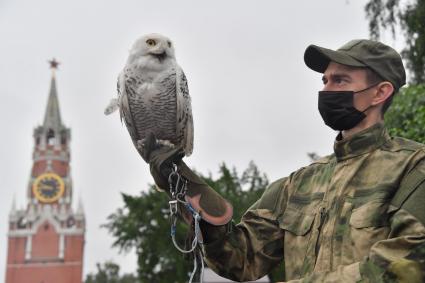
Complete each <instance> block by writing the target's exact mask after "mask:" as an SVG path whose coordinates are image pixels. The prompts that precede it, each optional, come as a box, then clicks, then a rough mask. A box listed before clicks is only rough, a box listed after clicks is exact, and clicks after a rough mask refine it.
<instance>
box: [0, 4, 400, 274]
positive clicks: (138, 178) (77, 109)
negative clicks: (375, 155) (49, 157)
mask: <svg viewBox="0 0 425 283" xmlns="http://www.w3.org/2000/svg"><path fill="white" fill-rule="evenodd" d="M366 2H367V1H366V0H351V1H347V0H345V1H344V0H321V1H307V0H298V1H282V0H276V1H259V0H257V1H248V0H238V1H229V0H227V1H224V0H220V1H217V0H216V1H196V0H192V1H171V0H170V1H158V0H156V1H142V0H134V1H105V0H95V1H83V0H73V1H57V0H39V1H30V0H27V1H23V0H13V1H12V0H0V38H1V44H0V99H1V100H0V101H1V107H2V109H3V110H2V111H1V116H0V117H1V119H0V129H1V132H2V134H1V139H0V181H1V185H0V192H1V197H0V281H1V280H3V279H2V278H4V272H5V264H6V251H7V229H8V213H9V211H10V208H11V205H12V199H13V197H15V198H16V201H17V204H18V207H22V208H23V207H24V206H25V205H26V201H27V199H26V194H25V193H26V190H27V186H28V181H29V175H30V169H31V165H32V157H31V154H32V150H33V139H32V133H33V129H34V128H35V127H36V126H37V125H39V124H40V123H41V122H42V119H43V116H44V111H45V107H46V102H47V95H48V91H49V87H50V86H49V84H50V77H51V72H50V70H49V68H48V64H47V60H49V59H51V58H52V57H56V58H57V59H58V60H59V61H60V62H61V65H60V66H59V71H58V72H57V88H58V95H59V103H60V108H61V113H62V119H63V121H64V123H65V124H66V125H67V126H68V127H70V128H71V131H72V142H71V156H72V162H71V166H72V177H73V185H74V192H75V194H74V204H75V205H76V204H77V202H78V198H80V197H81V199H82V200H83V203H84V206H85V211H86V217H87V232H86V245H85V256H84V274H87V273H89V272H93V271H95V270H96V265H95V264H96V262H104V261H106V260H111V259H112V260H114V261H116V262H117V263H119V264H120V265H121V267H122V270H123V271H124V272H132V271H135V270H136V257H135V255H134V254H133V253H130V254H124V255H119V254H118V250H117V249H111V244H112V242H113V239H112V238H111V237H110V236H109V235H108V234H107V231H106V230H105V229H102V228H100V227H99V226H100V225H101V224H103V223H105V222H106V218H107V216H108V215H109V214H111V213H112V212H114V211H115V210H116V209H117V208H118V207H120V206H122V200H121V197H120V192H125V193H128V194H134V195H136V194H139V193H140V191H142V190H145V189H146V188H147V187H148V184H149V183H152V179H151V177H150V175H149V171H148V167H147V166H146V164H144V162H143V160H142V159H141V158H140V157H139V155H138V154H137V152H136V150H135V149H134V148H133V145H132V143H131V141H130V136H129V135H128V132H127V130H126V128H125V127H124V126H122V125H121V123H120V121H119V117H118V115H112V116H108V117H105V116H104V115H103V109H104V107H105V106H106V105H107V103H108V102H109V100H110V98H112V97H114V96H115V95H116V92H115V89H116V77H117V74H118V72H119V71H120V70H121V68H122V67H123V64H124V63H125V61H126V58H127V54H128V50H129V48H130V46H131V45H132V43H133V42H134V41H135V40H136V39H137V38H138V37H139V36H141V35H143V34H146V33H151V32H159V33H162V34H164V35H167V36H168V37H170V38H171V39H172V40H173V41H174V45H175V48H176V57H177V61H178V63H179V64H180V66H182V68H183V70H184V71H185V73H186V76H187V78H188V82H189V89H190V94H191V96H192V107H193V115H194V124H195V146H194V153H193V155H192V156H191V157H190V158H188V159H187V163H188V164H189V165H190V166H192V167H194V168H196V170H198V171H200V172H202V173H205V174H207V173H209V172H211V173H212V174H216V173H217V171H218V166H219V164H220V163H221V162H223V161H224V162H226V163H227V164H228V165H229V166H235V167H236V168H237V169H238V170H239V171H242V170H243V169H245V168H246V167H247V165H248V163H249V161H250V160H253V161H254V162H255V163H256V164H257V165H258V167H259V169H260V170H261V171H263V172H265V173H266V174H267V175H268V177H269V179H270V180H274V179H277V178H279V177H283V176H286V175H288V174H289V173H290V172H292V171H294V170H296V169H298V168H299V167H301V166H305V165H307V164H308V162H309V160H308V157H307V155H306V153H307V152H313V151H314V152H317V153H318V154H319V155H325V154H328V153H330V152H332V145H333V139H334V137H335V133H334V132H333V131H332V130H330V129H329V128H327V127H326V126H325V125H324V124H323V122H322V120H321V117H320V115H319V113H318V111H317V91H318V90H320V88H321V75H320V74H318V73H315V72H313V71H311V70H309V69H308V68H307V67H306V66H305V65H304V62H303V54H304V50H305V48H306V47H307V46H308V45H309V44H317V45H321V46H325V47H329V48H338V47H339V46H341V45H343V44H344V43H345V42H347V41H349V40H351V39H354V38H367V37H368V26H367V22H366V20H365V13H364V5H365V3H366ZM384 41H385V39H384ZM386 42H387V43H388V44H391V45H394V41H393V39H392V38H391V37H388V38H387V40H386ZM397 49H398V48H397ZM170 244H171V242H170Z"/></svg>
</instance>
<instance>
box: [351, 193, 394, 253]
mask: <svg viewBox="0 0 425 283" xmlns="http://www.w3.org/2000/svg"><path fill="white" fill-rule="evenodd" d="M387 209H388V203H386V202H385V201H383V200H371V201H369V202H368V203H365V204H363V205H361V206H359V207H355V208H354V209H353V210H352V212H351V217H350V221H349V225H350V230H349V231H350V237H348V238H347V240H348V239H350V241H349V243H346V247H345V248H346V249H348V250H349V254H351V255H352V256H353V259H354V261H358V260H361V259H362V258H364V257H365V256H367V255H368V253H369V251H370V249H371V247H372V246H373V245H374V244H375V243H376V242H378V241H381V240H384V239H386V238H387V237H388V234H389V232H390V227H389V219H388V213H387Z"/></svg>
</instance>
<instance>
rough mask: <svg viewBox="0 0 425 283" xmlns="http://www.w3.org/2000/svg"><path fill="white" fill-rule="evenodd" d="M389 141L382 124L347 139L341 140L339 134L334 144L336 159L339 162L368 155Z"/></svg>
mask: <svg viewBox="0 0 425 283" xmlns="http://www.w3.org/2000/svg"><path fill="white" fill-rule="evenodd" d="M389 139H390V137H389V135H388V133H387V131H386V129H385V127H384V124H383V123H377V124H375V125H373V126H372V127H369V128H367V129H364V130H363V131H360V132H358V133H356V134H354V135H352V136H351V137H349V138H347V139H342V134H341V133H339V135H338V136H337V137H336V140H335V143H334V152H335V156H336V159H337V161H341V160H346V159H349V158H353V157H356V156H359V155H362V154H365V153H369V152H371V151H373V150H375V149H377V148H379V147H380V146H381V145H382V144H383V143H384V142H386V141H387V140H389Z"/></svg>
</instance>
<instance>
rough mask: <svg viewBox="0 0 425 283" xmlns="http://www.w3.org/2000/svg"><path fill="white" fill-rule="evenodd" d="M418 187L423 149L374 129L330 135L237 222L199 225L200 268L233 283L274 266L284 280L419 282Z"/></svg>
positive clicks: (422, 260) (424, 170)
mask: <svg viewBox="0 0 425 283" xmlns="http://www.w3.org/2000/svg"><path fill="white" fill-rule="evenodd" d="M424 180H425V149H424V145H422V144H419V143H415V142H412V141H409V140H406V139H401V138H391V137H389V135H388V134H387V131H386V130H385V127H384V126H383V125H382V124H376V125H375V126H373V127H371V128H369V129H366V130H364V131H362V132H360V133H358V134H356V135H353V136H352V137H351V138H349V139H346V140H340V141H338V138H337V141H336V142H335V145H334V154H332V155H330V156H328V157H325V158H323V159H321V160H318V161H316V162H314V163H312V164H311V165H309V166H307V167H304V168H301V169H300V170H298V171H296V172H294V173H292V174H291V175H290V176H289V177H287V178H283V179H280V180H277V181H276V182H274V183H272V184H271V185H270V187H269V188H268V189H267V190H266V191H265V193H264V194H263V196H262V197H261V198H260V199H259V200H258V201H257V202H256V203H255V204H254V205H252V206H251V207H250V208H249V209H248V211H247V212H246V213H245V214H244V216H243V218H242V220H241V222H240V223H239V224H238V225H235V224H233V223H232V224H229V225H228V226H229V227H226V229H224V227H212V226H209V228H208V238H209V239H210V240H209V242H208V244H206V245H205V246H204V252H205V257H206V262H207V264H208V266H209V267H210V268H212V269H213V270H215V271H216V272H217V273H218V274H220V275H222V276H224V277H227V278H230V279H232V280H236V281H248V280H255V279H257V278H260V277H262V276H264V275H266V274H268V273H269V272H270V271H271V269H272V268H273V267H274V266H276V264H277V263H279V262H281V261H282V260H283V262H284V266H285V271H282V272H285V277H286V280H288V281H289V280H291V281H289V282H425V279H424V277H423V276H424V274H423V272H425V182H424ZM229 228H230V229H229ZM203 233H204V234H205V231H203ZM422 280H424V281H422Z"/></svg>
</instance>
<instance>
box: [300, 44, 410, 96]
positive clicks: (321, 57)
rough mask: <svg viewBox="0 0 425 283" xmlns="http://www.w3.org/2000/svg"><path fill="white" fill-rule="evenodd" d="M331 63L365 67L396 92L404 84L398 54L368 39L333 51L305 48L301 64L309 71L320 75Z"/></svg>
mask: <svg viewBox="0 0 425 283" xmlns="http://www.w3.org/2000/svg"><path fill="white" fill-rule="evenodd" d="M330 61H333V62H336V63H339V64H342V65H346V66H353V67H369V68H370V69H372V70H373V71H375V72H376V73H377V74H378V75H379V76H381V77H382V78H383V79H384V80H387V81H389V82H391V83H392V84H393V86H394V88H396V89H399V88H400V87H402V86H403V85H404V84H405V83H406V72H405V70H404V66H403V62H402V61H401V57H400V54H399V53H398V52H397V51H395V50H394V49H393V48H391V47H390V46H388V45H385V44H383V43H381V42H378V41H373V40H368V39H356V40H351V41H350V42H348V43H346V44H345V45H343V46H342V47H341V48H339V49H337V50H331V49H327V48H323V47H319V46H316V45H310V46H308V47H307V49H306V50H305V53H304V62H305V64H306V65H307V66H308V67H309V68H310V69H312V70H314V71H316V72H320V73H324V72H325V70H326V68H327V67H328V65H329V62H330Z"/></svg>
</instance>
